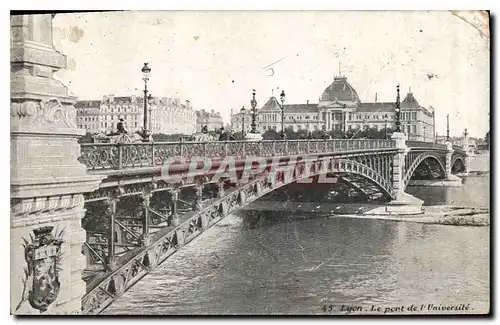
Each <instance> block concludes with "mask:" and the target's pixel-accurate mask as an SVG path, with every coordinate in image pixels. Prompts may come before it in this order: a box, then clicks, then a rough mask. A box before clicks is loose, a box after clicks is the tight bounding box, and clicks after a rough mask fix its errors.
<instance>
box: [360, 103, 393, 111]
mask: <svg viewBox="0 0 500 325" xmlns="http://www.w3.org/2000/svg"><path fill="white" fill-rule="evenodd" d="M395 108H396V103H392V102H385V103H384V102H377V103H360V104H359V105H358V107H357V108H356V112H367V113H368V112H370V113H376V112H391V113H395V112H396V110H395Z"/></svg>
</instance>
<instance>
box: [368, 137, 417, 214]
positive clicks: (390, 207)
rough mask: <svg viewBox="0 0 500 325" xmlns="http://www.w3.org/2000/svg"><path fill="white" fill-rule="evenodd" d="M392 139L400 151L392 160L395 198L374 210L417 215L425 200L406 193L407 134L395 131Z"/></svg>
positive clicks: (377, 212) (385, 212)
mask: <svg viewBox="0 0 500 325" xmlns="http://www.w3.org/2000/svg"><path fill="white" fill-rule="evenodd" d="M391 139H392V140H394V141H395V142H396V148H397V149H398V153H397V154H396V155H394V158H393V161H392V186H393V188H394V193H395V197H394V200H392V201H391V202H389V203H387V205H386V206H385V207H381V208H379V209H377V210H376V211H374V213H376V214H390V215H392V214H393V215H415V214H420V213H422V204H423V203H424V201H422V200H420V199H418V198H416V197H414V196H413V195H410V194H408V193H405V191H404V190H405V186H404V163H405V156H406V154H407V153H408V147H407V146H406V136H405V135H404V134H403V133H397V132H395V133H394V134H393V135H392V137H391Z"/></svg>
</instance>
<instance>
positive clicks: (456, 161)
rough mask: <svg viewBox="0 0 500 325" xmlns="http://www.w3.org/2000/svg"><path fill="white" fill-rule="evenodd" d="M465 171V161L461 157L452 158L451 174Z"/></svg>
mask: <svg viewBox="0 0 500 325" xmlns="http://www.w3.org/2000/svg"><path fill="white" fill-rule="evenodd" d="M466 169H467V167H466V165H465V161H464V159H463V158H462V157H461V156H455V157H453V159H452V161H451V171H452V173H456V172H461V171H465V170H466Z"/></svg>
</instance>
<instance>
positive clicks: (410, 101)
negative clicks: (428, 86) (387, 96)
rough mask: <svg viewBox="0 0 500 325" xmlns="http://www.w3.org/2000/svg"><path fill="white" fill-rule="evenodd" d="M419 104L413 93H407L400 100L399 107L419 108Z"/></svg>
mask: <svg viewBox="0 0 500 325" xmlns="http://www.w3.org/2000/svg"><path fill="white" fill-rule="evenodd" d="M420 107H421V106H420V104H419V103H418V101H417V100H416V99H415V97H414V96H413V93H411V92H410V93H408V94H407V95H406V97H405V99H404V100H403V101H402V102H401V108H420Z"/></svg>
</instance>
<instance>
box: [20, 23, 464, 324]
mask: <svg viewBox="0 0 500 325" xmlns="http://www.w3.org/2000/svg"><path fill="white" fill-rule="evenodd" d="M10 62H11V107H10V108H11V109H10V114H11V115H10V116H11V117H10V119H11V120H10V122H11V123H10V125H11V129H10V134H11V136H10V139H11V140H10V142H11V152H10V156H11V184H10V189H11V214H10V220H11V224H10V242H11V261H10V262H11V270H10V274H11V278H10V280H11V281H10V282H11V297H10V300H11V305H10V309H11V313H12V314H16V315H29V314H31V315H33V314H35V315H39V314H81V313H83V314H98V313H100V312H101V311H102V310H103V309H104V308H106V306H108V305H109V304H110V303H112V302H113V300H114V299H116V298H117V297H118V296H120V295H121V294H122V293H123V292H125V291H126V290H127V289H129V288H130V287H131V286H132V285H134V284H135V283H136V282H137V281H139V280H140V279H141V278H142V277H144V276H145V275H146V274H147V273H148V272H149V271H150V270H151V269H152V268H154V267H155V266H157V265H158V264H160V263H161V262H162V261H164V260H165V259H166V258H168V257H169V256H170V255H171V254H173V253H175V252H176V251H177V250H179V249H180V248H181V247H182V246H183V245H186V244H187V243H189V242H190V241H191V240H193V239H194V238H196V237H197V236H198V235H199V234H201V233H202V232H203V231H205V230H206V229H208V228H210V227H211V226H212V225H214V224H215V223H217V222H218V221H219V220H221V219H222V218H224V217H225V216H227V215H229V214H230V213H232V212H235V211H236V210H238V209H240V208H241V207H243V206H245V205H247V204H249V203H251V202H253V201H255V200H257V199H258V198H260V197H262V196H264V195H266V194H267V193H270V192H272V191H275V190H276V189H278V188H280V187H283V186H286V185H287V184H291V183H294V182H303V181H304V182H306V181H309V180H312V182H313V186H315V184H316V185H318V186H319V185H320V184H319V183H321V182H328V179H329V178H332V176H336V177H340V178H342V179H343V181H345V182H346V183H348V184H350V186H352V188H354V189H356V190H358V191H359V192H363V193H364V194H366V195H367V196H369V197H377V198H379V199H380V200H382V201H384V202H386V204H385V206H384V207H383V209H382V210H381V211H380V213H394V214H398V215H403V214H405V213H416V212H419V211H420V207H421V204H422V202H421V201H420V200H418V199H416V198H414V197H412V196H410V195H407V194H406V193H405V192H404V190H405V188H406V186H407V185H408V184H410V183H411V182H412V181H416V180H415V178H419V179H421V180H425V179H433V178H434V179H442V180H443V184H446V183H447V182H449V183H453V184H457V183H459V182H460V179H457V178H456V177H454V176H453V175H452V173H454V172H467V166H468V157H467V153H466V152H464V151H463V150H462V149H461V148H459V147H454V146H452V145H451V143H447V144H445V145H442V144H432V143H416V142H406V141H405V138H404V135H403V134H400V133H396V134H394V135H393V137H392V139H390V140H304V141H302V140H298V141H262V142H214V143H185V142H184V143H183V142H178V143H143V144H127V145H99V144H89V145H81V146H80V145H79V144H78V139H79V137H81V136H82V135H84V131H83V130H80V129H78V128H77V126H76V110H75V107H74V103H75V101H76V98H75V97H73V96H71V95H70V92H69V91H68V88H67V87H66V86H65V85H64V84H62V83H61V82H60V81H59V80H57V79H56V78H54V77H53V73H54V72H56V71H58V70H61V69H65V68H66V57H65V56H64V55H63V54H61V53H59V52H58V51H57V50H56V49H55V48H54V46H53V42H52V15H50V14H40V15H18V16H11V61H10ZM249 162H250V163H249ZM333 179H335V178H333ZM82 250H83V252H82Z"/></svg>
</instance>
